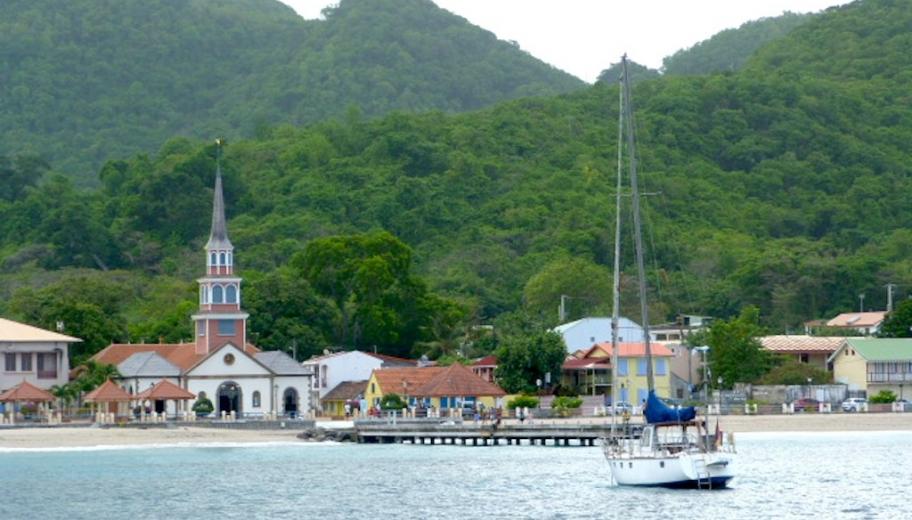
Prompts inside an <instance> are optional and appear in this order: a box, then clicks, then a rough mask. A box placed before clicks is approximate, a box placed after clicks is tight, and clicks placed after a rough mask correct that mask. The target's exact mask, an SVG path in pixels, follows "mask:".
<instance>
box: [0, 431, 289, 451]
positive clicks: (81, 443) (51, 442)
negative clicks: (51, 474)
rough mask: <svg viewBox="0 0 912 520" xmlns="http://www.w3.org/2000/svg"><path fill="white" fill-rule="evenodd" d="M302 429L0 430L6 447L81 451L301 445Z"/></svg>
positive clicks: (1, 443)
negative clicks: (114, 448) (180, 445)
mask: <svg viewBox="0 0 912 520" xmlns="http://www.w3.org/2000/svg"><path fill="white" fill-rule="evenodd" d="M299 431H300V430H299V429H288V430H229V429H221V428H218V429H217V428H196V427H185V426H178V427H176V428H149V429H139V428H118V427H111V428H94V427H81V428H67V427H60V428H17V429H0V449H3V448H16V449H21V448H77V447H94V446H139V445H156V444H169V445H172V444H200V443H207V444H211V443H231V444H234V443H267V442H270V443H271V442H300V441H298V439H297V438H295V435H297V434H298V433H299Z"/></svg>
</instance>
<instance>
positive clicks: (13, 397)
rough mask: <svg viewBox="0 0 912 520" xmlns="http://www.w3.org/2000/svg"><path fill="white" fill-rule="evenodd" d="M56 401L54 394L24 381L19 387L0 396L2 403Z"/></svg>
mask: <svg viewBox="0 0 912 520" xmlns="http://www.w3.org/2000/svg"><path fill="white" fill-rule="evenodd" d="M54 399H56V398H55V397H54V395H53V394H51V393H50V392H48V391H47V390H43V389H41V388H38V387H37V386H35V385H33V384H31V383H29V382H28V381H23V382H21V383H19V384H18V385H16V386H14V387H12V388H10V389H9V390H7V391H6V392H3V393H2V394H0V401H32V402H34V401H53V400H54Z"/></svg>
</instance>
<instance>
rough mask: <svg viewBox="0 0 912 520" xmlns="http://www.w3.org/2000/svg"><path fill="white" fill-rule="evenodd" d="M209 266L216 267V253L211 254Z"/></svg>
mask: <svg viewBox="0 0 912 520" xmlns="http://www.w3.org/2000/svg"><path fill="white" fill-rule="evenodd" d="M209 265H215V253H210V254H209Z"/></svg>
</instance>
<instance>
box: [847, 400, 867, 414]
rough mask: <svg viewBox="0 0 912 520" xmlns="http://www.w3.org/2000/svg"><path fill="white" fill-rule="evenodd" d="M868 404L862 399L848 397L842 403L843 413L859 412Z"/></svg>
mask: <svg viewBox="0 0 912 520" xmlns="http://www.w3.org/2000/svg"><path fill="white" fill-rule="evenodd" d="M867 403H868V400H867V399H865V398H864V397H850V398H848V399H846V400H845V401H843V402H842V411H843V412H859V411H861V409H862V408H863V407H864V405H866V404H867Z"/></svg>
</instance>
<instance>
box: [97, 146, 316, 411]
mask: <svg viewBox="0 0 912 520" xmlns="http://www.w3.org/2000/svg"><path fill="white" fill-rule="evenodd" d="M205 250H206V259H205V262H206V270H205V275H204V276H203V277H201V278H199V279H197V283H199V310H198V311H197V312H196V313H195V314H193V315H192V316H191V317H190V318H191V319H192V320H193V322H194V327H193V330H194V341H192V342H187V343H177V344H164V343H149V344H133V343H130V344H120V343H115V344H112V345H109V346H108V347H107V348H105V349H104V350H102V351H101V352H98V353H97V354H95V356H93V357H92V359H93V360H95V361H97V362H100V363H107V364H111V365H114V366H116V367H117V370H118V372H119V373H120V376H121V377H120V380H119V381H118V383H119V384H120V386H121V387H122V388H123V389H124V390H126V391H127V392H128V393H130V394H131V395H136V394H139V393H140V392H143V391H145V390H147V389H149V388H150V387H152V386H153V385H155V384H156V383H158V382H159V381H161V380H163V379H164V380H169V381H171V382H172V383H175V384H177V385H178V386H180V387H181V388H184V389H186V390H188V391H190V392H192V393H194V394H196V395H197V398H200V397H208V398H209V399H210V400H211V401H212V404H213V406H214V407H215V414H216V416H220V415H221V413H222V412H225V413H226V414H230V413H231V412H234V413H235V414H236V415H237V417H258V416H262V415H265V414H267V413H278V414H282V415H286V416H289V417H300V416H309V415H310V414H311V411H312V407H311V403H310V387H311V378H312V373H311V369H310V368H308V367H304V366H302V365H301V364H299V363H297V362H296V361H295V360H294V359H292V358H291V357H290V356H288V355H287V354H285V353H284V352H279V351H269V352H263V351H261V350H260V349H258V348H257V347H256V346H254V345H252V344H250V343H249V342H248V333H247V318H248V317H249V315H248V314H247V313H246V312H244V311H243V309H242V307H241V278H240V277H239V276H237V275H236V274H235V269H234V265H235V264H234V246H233V245H232V244H231V241H230V240H229V239H228V230H227V226H226V224H225V200H224V196H223V194H222V172H221V165H220V164H219V163H218V161H217V162H216V176H215V191H214V195H213V203H212V227H211V230H210V233H209V241H208V242H207V243H206V246H205ZM155 411H156V412H159V413H160V412H163V411H167V412H168V413H169V414H174V413H177V412H178V411H179V410H177V405H176V404H175V403H173V402H164V401H159V402H156V403H155Z"/></svg>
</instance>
